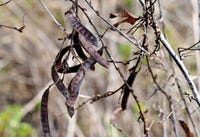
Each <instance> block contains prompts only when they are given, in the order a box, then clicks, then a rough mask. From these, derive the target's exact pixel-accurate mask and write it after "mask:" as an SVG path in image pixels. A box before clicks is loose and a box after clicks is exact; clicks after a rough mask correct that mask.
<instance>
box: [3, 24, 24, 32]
mask: <svg viewBox="0 0 200 137" xmlns="http://www.w3.org/2000/svg"><path fill="white" fill-rule="evenodd" d="M1 27H4V28H8V29H14V30H17V31H19V32H20V33H22V32H23V30H24V28H25V25H23V26H21V27H20V28H17V27H12V26H8V25H2V24H0V28H1Z"/></svg>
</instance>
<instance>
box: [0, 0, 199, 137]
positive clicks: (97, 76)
mask: <svg viewBox="0 0 200 137" xmlns="http://www.w3.org/2000/svg"><path fill="white" fill-rule="evenodd" d="M4 2H6V0H0V3H4ZM45 3H46V5H47V7H48V8H49V9H50V10H51V12H52V13H53V15H54V16H55V17H56V19H57V20H58V21H59V22H60V23H61V24H62V25H63V26H65V27H66V29H67V31H68V32H70V31H71V28H70V27H69V25H68V24H67V23H66V21H65V17H64V12H65V11H67V10H68V8H69V7H70V5H69V3H68V1H64V0H56V1H55V0H48V1H47V0H46V1H45ZM80 3H81V5H82V6H83V7H86V8H87V13H88V15H90V18H91V19H92V21H93V22H94V23H95V25H96V27H97V28H99V31H100V32H103V31H104V30H105V29H106V26H105V24H103V22H101V21H100V20H99V18H98V17H96V15H95V14H94V13H93V12H91V10H90V9H89V8H88V7H87V6H86V4H85V3H84V2H83V1H81V0H80ZM92 3H93V5H94V7H95V9H97V10H98V11H99V13H100V14H101V15H102V16H103V17H105V18H106V19H107V20H109V21H110V22H111V23H115V21H116V20H110V19H109V14H110V13H115V12H116V11H117V10H118V9H120V8H125V9H127V10H128V11H130V12H132V13H133V14H135V15H138V16H140V15H142V9H141V6H140V4H139V2H138V1H137V0H109V1H106V0H98V1H97V0H93V1H92ZM161 6H162V10H163V21H164V23H165V31H166V35H167V36H168V40H169V41H170V43H171V44H172V45H173V48H174V49H175V50H176V49H177V48H178V47H188V46H189V45H192V44H193V43H195V41H194V35H193V23H192V4H191V2H190V1H187V0H168V1H161ZM80 15H82V14H80ZM156 15H158V11H157V8H156V13H155V16H156ZM82 22H83V23H84V24H85V25H86V26H87V27H88V28H89V29H90V30H92V29H91V26H90V25H89V23H88V21H87V20H86V18H85V17H83V18H82ZM0 24H3V25H9V26H14V27H17V28H19V27H21V26H23V25H25V29H24V30H23V33H19V32H18V31H16V30H12V29H8V28H4V27H1V28H0V94H1V95H0V136H1V137H37V136H38V137H39V136H41V123H40V99H41V94H42V93H43V91H44V89H45V87H46V86H48V85H49V84H50V83H51V76H50V68H51V65H52V63H53V61H54V58H55V56H56V54H57V52H58V51H59V48H60V47H61V44H62V41H59V40H58V39H59V38H63V37H64V36H65V34H64V33H63V32H62V31H61V30H60V29H59V28H58V26H56V25H55V24H54V23H53V21H52V20H51V18H49V16H48V15H47V14H46V12H45V11H44V9H43V8H42V7H41V5H40V3H39V1H37V0H35V1H34V0H12V1H11V2H10V3H8V4H7V5H5V6H1V7H0ZM120 27H121V28H122V30H123V29H124V28H130V25H128V24H123V25H122V26H120ZM104 41H105V43H106V44H107V47H108V48H109V51H110V52H111V54H112V56H113V58H114V59H116V60H123V61H127V60H128V59H130V58H131V57H132V53H133V51H134V50H136V49H135V47H134V46H133V45H131V44H130V43H128V41H126V40H125V39H123V38H122V37H120V35H119V34H117V33H115V32H112V31H110V32H108V33H107V34H106V35H105V38H104ZM150 41H151V39H150ZM68 44H69V43H66V45H68ZM150 62H151V63H152V65H153V66H154V67H153V68H154V72H155V73H156V74H157V76H158V79H159V83H161V85H162V83H166V82H167V87H166V90H167V91H168V93H169V94H170V95H171V96H172V97H173V100H174V102H175V104H176V107H177V109H176V111H177V113H176V115H177V117H178V118H179V119H186V118H187V116H186V114H185V108H182V105H181V103H180V100H179V99H180V98H179V97H180V95H179V94H178V91H177V89H176V88H175V87H173V83H174V81H173V80H169V81H167V80H166V77H167V76H169V75H170V74H171V73H172V72H173V70H171V67H172V66H171V63H170V59H169V56H168V55H167V52H166V51H165V50H163V47H161V50H160V52H158V55H157V57H155V58H152V60H150ZM184 63H185V64H186V66H187V68H188V70H189V71H190V72H191V74H192V76H196V75H197V73H196V72H197V70H196V62H195V57H194V56H189V57H187V58H185V59H184ZM142 65H143V67H142V70H141V71H140V74H139V75H138V77H137V79H136V81H135V83H134V86H133V87H134V91H135V94H136V95H137V96H138V98H139V100H140V101H141V106H142V110H143V111H145V110H147V109H149V110H150V111H149V112H148V125H149V126H150V124H151V123H152V122H153V126H152V127H151V132H150V135H151V136H156V137H159V136H160V137H161V136H162V126H161V125H165V124H168V125H169V127H170V124H172V123H170V121H166V122H165V123H164V124H161V123H159V121H161V120H163V119H162V118H163V117H162V116H166V115H168V114H169V113H170V111H169V110H168V109H166V107H165V106H168V104H167V103H166V100H165V99H164V97H163V95H162V94H159V93H156V94H155V95H153V96H152V97H151V95H152V94H153V93H154V91H155V85H154V84H153V81H152V79H151V77H150V75H149V73H147V71H146V70H147V65H146V60H145V59H143V62H142ZM130 66H131V64H130ZM130 66H128V67H125V66H124V65H119V67H120V68H122V70H123V72H122V73H123V75H124V76H125V77H126V76H127V71H128V68H129V67H130ZM175 69H177V68H176V67H175ZM88 74H89V75H87V76H86V80H85V81H84V82H83V85H82V87H81V90H80V91H81V94H83V95H87V96H92V95H94V94H103V93H104V92H106V91H110V90H115V89H117V88H118V87H119V86H120V85H121V83H122V80H121V78H120V77H119V74H118V73H117V72H116V70H115V69H114V67H113V66H110V68H109V70H108V71H107V70H104V69H103V68H102V67H101V66H99V65H96V71H95V72H92V71H91V72H89V73H88ZM72 76H73V75H71V74H70V75H69V76H68V77H67V78H66V79H65V81H66V84H68V83H69V80H70V78H71V77H72ZM177 76H179V78H180V79H183V76H182V75H181V74H180V72H177ZM194 80H195V82H196V83H197V81H196V79H194ZM181 86H183V87H184V90H185V91H187V92H189V93H190V90H188V87H187V83H186V81H182V82H181ZM119 96H120V93H118V94H115V95H113V96H111V97H108V98H105V99H102V100H100V101H97V102H95V103H93V104H86V105H85V106H83V107H82V108H81V109H79V110H78V111H76V115H75V116H74V118H73V119H70V118H69V117H68V116H67V114H66V109H65V106H64V98H63V97H62V96H61V95H60V94H59V93H58V92H57V89H56V88H52V92H51V93H50V101H49V113H50V125H51V129H52V136H53V137H64V136H67V137H73V136H77V137H89V136H91V137H121V136H122V134H121V133H120V132H119V131H118V130H117V129H116V128H114V127H113V126H111V125H110V123H109V119H110V115H111V114H112V112H113V111H114V110H115V109H116V108H117V107H119V104H118V102H119V99H118V98H119ZM84 100H85V99H84V98H79V100H78V103H77V105H78V104H81V102H82V101H84ZM190 106H194V104H191V105H190ZM161 108H162V109H161ZM194 109H195V107H191V111H193V110H194ZM159 110H162V112H159ZM138 113H139V111H138V108H137V106H136V103H135V102H134V99H133V98H131V97H130V99H129V102H128V107H127V110H126V111H125V112H123V113H122V116H121V117H120V118H119V121H118V125H119V127H120V128H122V129H123V132H124V133H125V134H126V135H127V136H139V135H141V133H142V132H143V131H142V127H141V123H140V122H138V117H139V114H138ZM161 115H162V116H161ZM193 117H194V118H196V119H197V120H199V119H198V118H199V117H198V116H197V114H196V113H194V114H193ZM179 128H180V127H179ZM167 132H168V135H169V136H174V134H173V133H171V132H172V129H170V128H168V129H167ZM180 135H183V133H182V132H181V129H180Z"/></svg>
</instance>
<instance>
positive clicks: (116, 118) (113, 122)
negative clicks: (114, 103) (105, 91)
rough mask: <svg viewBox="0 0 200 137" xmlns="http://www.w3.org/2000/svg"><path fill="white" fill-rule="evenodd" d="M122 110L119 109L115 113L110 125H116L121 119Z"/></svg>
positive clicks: (112, 115)
mask: <svg viewBox="0 0 200 137" xmlns="http://www.w3.org/2000/svg"><path fill="white" fill-rule="evenodd" d="M122 111H123V110H122V108H121V107H120V108H117V109H116V110H115V111H113V113H112V114H111V117H110V123H111V124H113V125H114V124H115V123H116V122H117V120H118V119H119V117H120V115H121V113H122Z"/></svg>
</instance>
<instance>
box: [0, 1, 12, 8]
mask: <svg viewBox="0 0 200 137" xmlns="http://www.w3.org/2000/svg"><path fill="white" fill-rule="evenodd" d="M11 1H12V0H8V1H7V2H4V3H2V4H0V7H1V6H4V5H6V4H8V3H10V2H11Z"/></svg>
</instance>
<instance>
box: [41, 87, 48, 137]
mask: <svg viewBox="0 0 200 137" xmlns="http://www.w3.org/2000/svg"><path fill="white" fill-rule="evenodd" d="M48 97H49V88H47V89H46V90H45V92H44V93H43V95H42V100H41V112H40V115H41V122H42V132H43V136H44V137H51V134H50V128H49V119H48Z"/></svg>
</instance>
